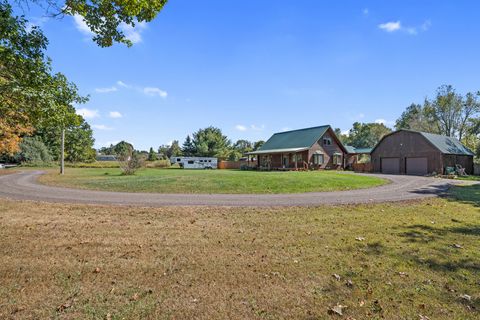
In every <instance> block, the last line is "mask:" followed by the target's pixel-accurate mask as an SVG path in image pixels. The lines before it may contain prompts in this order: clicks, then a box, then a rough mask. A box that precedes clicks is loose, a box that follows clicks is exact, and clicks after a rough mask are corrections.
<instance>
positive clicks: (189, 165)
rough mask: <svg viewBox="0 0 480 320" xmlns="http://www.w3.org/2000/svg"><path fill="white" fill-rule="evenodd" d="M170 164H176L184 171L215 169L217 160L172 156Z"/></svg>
mask: <svg viewBox="0 0 480 320" xmlns="http://www.w3.org/2000/svg"><path fill="white" fill-rule="evenodd" d="M170 163H171V164H176V163H178V164H179V165H180V167H181V168H184V169H217V158H209V157H174V156H172V157H171V158H170Z"/></svg>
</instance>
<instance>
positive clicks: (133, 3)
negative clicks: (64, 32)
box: [15, 0, 167, 47]
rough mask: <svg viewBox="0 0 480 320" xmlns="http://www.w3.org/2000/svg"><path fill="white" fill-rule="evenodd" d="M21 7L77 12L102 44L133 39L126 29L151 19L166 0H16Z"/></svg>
mask: <svg viewBox="0 0 480 320" xmlns="http://www.w3.org/2000/svg"><path fill="white" fill-rule="evenodd" d="M15 2H16V3H18V4H19V5H21V6H22V7H23V8H24V9H25V8H28V7H29V4H30V3H36V4H38V5H40V7H41V8H44V9H45V11H46V14H47V15H49V16H52V17H61V16H63V15H71V16H76V17H77V18H80V19H82V20H83V21H85V23H86V25H87V26H88V27H89V28H90V30H91V31H92V32H93V33H94V37H93V40H94V41H95V42H96V43H97V44H98V45H99V46H101V47H109V46H111V45H112V44H113V43H114V42H120V43H125V44H127V45H128V46H130V45H132V42H131V41H130V40H129V39H128V38H127V37H126V35H125V30H127V29H128V28H133V27H135V26H136V25H137V24H139V23H145V22H150V21H152V20H153V19H154V18H155V17H156V16H157V14H158V13H159V12H160V11H161V10H162V9H163V7H164V5H165V4H166V3H167V0H110V1H107V0H15Z"/></svg>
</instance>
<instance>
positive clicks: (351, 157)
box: [345, 145, 372, 169]
mask: <svg viewBox="0 0 480 320" xmlns="http://www.w3.org/2000/svg"><path fill="white" fill-rule="evenodd" d="M345 149H346V150H347V153H348V154H347V159H346V162H345V167H346V168H350V169H351V168H352V166H353V165H354V164H356V163H358V162H359V160H360V158H361V157H368V158H370V153H371V152H372V148H355V147H353V146H348V145H346V146H345Z"/></svg>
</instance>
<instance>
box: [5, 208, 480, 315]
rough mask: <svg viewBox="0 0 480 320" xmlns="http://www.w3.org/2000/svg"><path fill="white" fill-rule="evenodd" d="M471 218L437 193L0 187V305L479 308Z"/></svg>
mask: <svg viewBox="0 0 480 320" xmlns="http://www.w3.org/2000/svg"><path fill="white" fill-rule="evenodd" d="M479 218H480V213H479V211H478V209H477V208H475V207H474V206H472V205H468V204H460V203H455V202H448V201H447V200H428V201H424V202H416V203H408V204H395V205H375V206H339V207H319V208H285V209H241V208H159V209H151V208H149V209H142V208H126V207H120V208H119V207H107V206H86V205H64V204H41V203H34V202H14V201H5V200H0V243H1V246H0V256H1V257H2V263H1V264H0V318H2V319H4V318H5V319H10V318H13V319H38V318H58V319H78V318H87V319H107V318H111V319H172V318H174V319H227V318H229V319H280V318H283V319H328V318H330V317H331V318H332V319H334V318H341V317H339V316H337V315H331V314H329V312H328V310H329V308H331V307H333V306H335V305H337V304H341V305H345V306H347V308H346V309H344V310H343V312H344V316H343V318H345V319H346V318H347V317H354V318H355V319H357V320H358V319H372V318H374V319H375V318H385V319H419V316H420V315H422V316H428V317H429V318H430V319H473V318H478V317H479V316H480V315H479V313H478V308H480V301H479V299H480V294H479V291H478V288H479V287H478V279H479V278H480V265H479V261H480V260H479V259H480V253H479V251H478V248H479V246H480V241H479V237H480V231H479V227H478V221H479ZM456 245H458V247H457V246H456ZM334 274H336V275H338V277H336V276H334ZM465 295H466V296H465ZM350 319H352V318H350Z"/></svg>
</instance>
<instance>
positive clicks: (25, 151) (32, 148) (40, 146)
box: [15, 137, 53, 166]
mask: <svg viewBox="0 0 480 320" xmlns="http://www.w3.org/2000/svg"><path fill="white" fill-rule="evenodd" d="M15 160H16V161H17V162H22V163H25V164H30V165H32V164H34V165H35V166H42V165H45V164H50V163H51V162H52V160H53V159H52V155H51V154H50V152H49V151H48V149H47V147H46V146H45V144H44V143H43V142H42V140H41V139H40V138H39V137H26V138H24V139H23V140H22V142H21V143H20V152H18V153H17V154H16V155H15Z"/></svg>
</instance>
